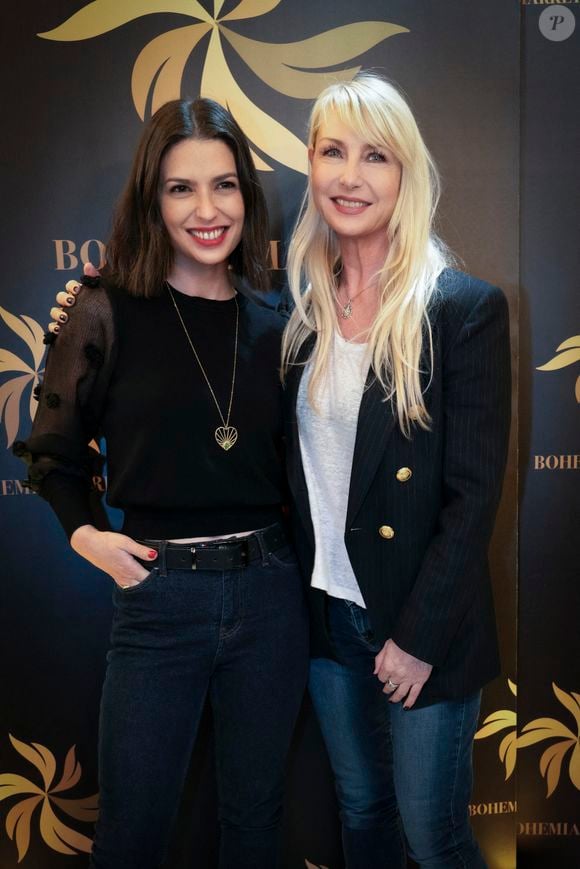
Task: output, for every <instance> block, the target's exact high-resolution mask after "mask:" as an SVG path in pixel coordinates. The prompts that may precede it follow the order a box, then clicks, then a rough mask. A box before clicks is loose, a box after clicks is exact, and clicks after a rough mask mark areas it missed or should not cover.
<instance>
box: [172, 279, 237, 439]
mask: <svg viewBox="0 0 580 869" xmlns="http://www.w3.org/2000/svg"><path fill="white" fill-rule="evenodd" d="M165 285H166V286H167V289H168V291H169V295H170V297H171V301H172V302H173V307H174V308H175V311H176V313H177V316H178V317H179V322H180V323H181V327H182V329H183V331H184V332H185V337H186V338H187V340H188V342H189V346H190V347H191V349H192V351H193V355H194V356H195V358H196V360H197V364H198V365H199V367H200V370H201V373H202V374H203V376H204V379H205V382H206V383H207V386H208V389H209V391H210V392H211V397H212V398H213V400H214V404H215V406H216V407H217V412H218V413H219V417H220V419H221V421H222V424H221V426H218V427H217V428H216V430H215V432H214V437H215V439H216V441H217V443H218V444H219V446H220V447H221V448H222V449H223V450H226V452H227V451H228V450H230V449H231V448H232V447H233V445H234V444H235V442H236V441H237V439H238V430H237V428H236V427H235V426H233V425H230V414H231V412H232V402H233V400H234V387H235V384H236V368H237V361H238V327H239V322H240V306H239V305H238V300H237V298H236V296H234V302H235V303H236V338H235V342H234V368H233V372H232V388H231V390H230V400H229V404H228V414H227V416H226V418H225V419H224V415H223V413H222V411H221V408H220V406H219V403H218V400H217V398H216V396H215V392H214V391H213V388H212V385H211V383H210V382H209V377H208V376H207V374H206V373H205V368H204V367H203V365H202V364H201V359H200V358H199V355H198V352H197V350H196V349H195V347H194V345H193V341H192V340H191V338H190V335H189V332H188V331H187V327H186V325H185V323H184V321H183V317H182V316H181V311H180V310H179V307H178V305H177V302H176V301H175V296H174V295H173V290H172V289H171V285H170V284H169V283H168V282H167V281H165Z"/></svg>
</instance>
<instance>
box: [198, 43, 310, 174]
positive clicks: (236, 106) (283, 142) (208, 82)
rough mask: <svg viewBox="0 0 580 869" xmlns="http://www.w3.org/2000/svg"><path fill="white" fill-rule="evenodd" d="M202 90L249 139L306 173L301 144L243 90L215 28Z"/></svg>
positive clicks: (276, 157)
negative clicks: (225, 109)
mask: <svg viewBox="0 0 580 869" xmlns="http://www.w3.org/2000/svg"><path fill="white" fill-rule="evenodd" d="M201 91H202V94H203V95H204V96H209V97H212V98H213V99H215V100H217V102H219V103H221V104H222V105H224V106H226V107H227V108H228V109H229V110H230V111H231V113H232V114H233V115H234V117H235V118H236V120H237V121H238V123H239V124H240V126H241V128H242V130H243V131H244V133H245V134H246V136H247V137H248V139H249V140H250V141H251V142H253V143H254V145H255V146H256V147H257V148H259V149H260V150H261V151H263V152H264V153H265V154H269V155H270V156H271V157H273V158H274V159H275V160H277V161H278V162H279V163H281V164H282V165H285V166H289V167H290V168H291V169H294V170H295V171H296V172H301V173H302V174H306V172H307V157H306V148H305V146H304V144H303V143H302V142H301V141H300V139H298V138H297V137H296V136H295V135H294V134H293V133H291V132H290V131H289V130H287V129H286V128H285V127H283V126H282V124H280V123H279V122H278V121H276V120H275V119H274V118H272V117H270V115H267V114H266V112H264V111H262V109H260V108H258V106H256V105H255V104H254V103H253V102H252V101H251V100H250V99H249V98H248V97H247V96H246V95H245V93H244V92H243V91H242V89H241V88H240V86H239V85H238V83H237V82H236V80H235V79H234V77H233V75H232V73H231V72H230V69H229V67H228V65H227V63H226V59H225V57H224V54H223V49H222V46H221V42H220V37H219V33H218V32H217V30H214V31H213V33H212V35H211V40H210V44H209V48H208V52H207V57H206V61H205V65H204V69H203V76H202V83H201Z"/></svg>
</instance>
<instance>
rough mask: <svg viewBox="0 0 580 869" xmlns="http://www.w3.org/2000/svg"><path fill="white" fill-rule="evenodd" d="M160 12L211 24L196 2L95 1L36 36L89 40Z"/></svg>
mask: <svg viewBox="0 0 580 869" xmlns="http://www.w3.org/2000/svg"><path fill="white" fill-rule="evenodd" d="M160 12H175V13H177V14H178V15H187V16H188V18H197V19H199V20H200V21H206V22H208V23H210V22H211V17H210V16H209V14H208V13H207V12H206V10H205V9H204V8H203V6H202V5H201V4H200V3H198V2H197V0H123V2H119V0H94V2H93V3H88V4H87V5H86V6H83V8H82V9H79V11H78V12H75V13H74V15H71V17H70V18H67V20H66V21H64V22H63V23H62V24H61V25H60V26H59V27H55V28H54V30H47V31H46V32H45V33H38V34H37V36H40V37H41V39H51V40H54V41H56V42H75V41H77V40H80V39H92V38H93V37H94V36H101V35H102V34H103V33H108V32H109V31H110V30H115V29H116V28H117V27H121V26H122V25H123V24H127V23H128V22H129V21H134V20H135V19H136V18H142V17H143V16H144V15H153V14H156V13H160Z"/></svg>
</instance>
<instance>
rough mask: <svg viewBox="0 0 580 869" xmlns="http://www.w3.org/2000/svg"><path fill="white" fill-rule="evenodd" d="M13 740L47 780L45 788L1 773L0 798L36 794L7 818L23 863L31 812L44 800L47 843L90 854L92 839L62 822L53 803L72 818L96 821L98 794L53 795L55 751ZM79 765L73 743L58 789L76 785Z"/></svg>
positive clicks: (42, 815)
mask: <svg viewBox="0 0 580 869" xmlns="http://www.w3.org/2000/svg"><path fill="white" fill-rule="evenodd" d="M10 741H11V742H12V745H13V746H14V748H15V749H16V751H17V752H18V753H19V754H20V755H21V756H22V757H24V758H25V760H27V761H28V762H29V763H31V764H32V765H33V766H34V767H35V768H36V769H37V770H38V771H39V772H40V774H41V776H42V778H43V780H44V785H45V787H44V790H43V789H41V788H40V787H38V785H36V784H34V783H33V782H31V781H29V780H28V779H27V778H24V776H21V775H15V774H13V773H5V774H3V775H0V801H1V800H4V799H8V798H10V797H16V796H22V795H23V794H33V796H32V797H29V798H28V799H25V800H20V801H19V802H18V803H16V804H15V805H14V806H12V808H11V809H10V811H9V812H8V815H7V817H6V832H7V834H8V836H9V837H10V838H11V839H14V840H15V843H16V849H17V851H18V862H20V861H21V860H22V859H23V857H24V856H25V854H26V853H27V851H28V848H29V844H30V831H31V822H32V815H33V812H34V810H35V808H36V807H37V806H38V805H40V804H41V803H42V809H41V812H40V822H39V829H40V834H41V836H42V838H43V840H44V842H45V843H46V844H47V845H48V846H49V847H50V848H52V849H53V850H54V851H58V852H59V853H60V854H69V855H74V854H78V853H86V854H88V853H89V852H90V850H91V846H92V842H91V840H90V839H89V838H88V837H87V836H85V835H84V834H83V833H79V832H78V831H76V830H73V829H72V828H71V827H69V826H67V824H65V823H63V821H61V820H60V818H59V817H58V816H57V815H56V814H55V812H54V809H53V808H52V805H51V803H52V802H54V804H55V805H56V806H58V807H59V808H60V809H62V811H64V812H66V813H67V814H68V815H69V816H70V817H73V818H76V819H78V820H82V821H93V820H95V817H96V814H97V795H96V794H95V795H94V796H92V797H86V798H84V799H80V800H75V799H65V798H59V797H54V796H53V793H54V791H53V790H50V785H51V783H52V780H53V779H54V774H55V772H56V760H55V758H54V755H53V753H52V752H51V751H50V750H49V749H48V748H46V747H45V746H44V745H40V744H39V743H36V742H33V743H31V744H30V745H29V744H27V743H25V742H22V741H20V740H19V739H16V738H15V737H13V736H10ZM79 776H80V765H79V764H78V763H77V761H76V758H75V750H74V746H73V747H72V748H71V749H69V751H68V754H67V756H66V759H65V763H64V768H63V774H62V777H61V779H60V782H59V784H58V785H57V786H56V788H55V790H56V789H58V790H63V789H64V788H65V787H67V788H70V787H73V786H74V785H75V784H76V783H77V782H78V780H79Z"/></svg>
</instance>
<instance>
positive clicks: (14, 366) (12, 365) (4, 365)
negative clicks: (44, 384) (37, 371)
mask: <svg viewBox="0 0 580 869" xmlns="http://www.w3.org/2000/svg"><path fill="white" fill-rule="evenodd" d="M0 371H26V372H28V373H29V374H34V371H33V370H32V368H31V367H30V365H28V364H27V363H26V362H25V361H24V359H20V357H19V356H17V355H16V354H15V353H11V352H10V350H0Z"/></svg>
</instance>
